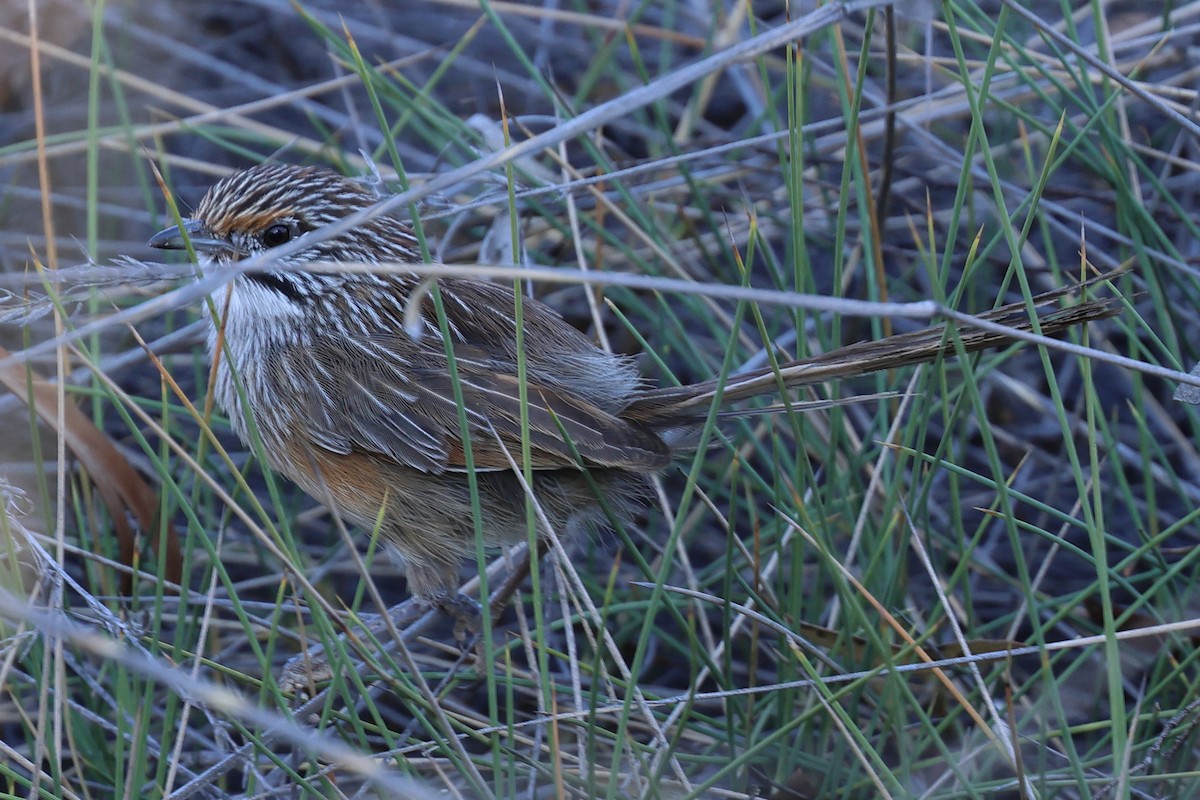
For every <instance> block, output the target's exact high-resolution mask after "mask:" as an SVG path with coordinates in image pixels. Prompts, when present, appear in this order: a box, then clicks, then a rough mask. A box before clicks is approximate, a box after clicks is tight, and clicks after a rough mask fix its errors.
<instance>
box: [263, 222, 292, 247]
mask: <svg viewBox="0 0 1200 800" xmlns="http://www.w3.org/2000/svg"><path fill="white" fill-rule="evenodd" d="M291 239H292V228H291V226H290V225H284V224H283V223H282V222H277V223H275V224H274V225H272V226H271V227H269V228H267V229H266V230H265V231H263V235H262V243H263V246H264V247H279V245H281V244H287V243H288V242H290V241H291Z"/></svg>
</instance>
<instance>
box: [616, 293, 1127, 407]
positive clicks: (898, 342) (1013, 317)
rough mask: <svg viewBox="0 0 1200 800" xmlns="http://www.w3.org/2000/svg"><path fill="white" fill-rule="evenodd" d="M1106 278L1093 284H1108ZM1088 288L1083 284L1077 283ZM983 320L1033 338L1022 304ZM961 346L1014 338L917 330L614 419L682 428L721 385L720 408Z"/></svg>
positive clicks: (1089, 313) (676, 392)
mask: <svg viewBox="0 0 1200 800" xmlns="http://www.w3.org/2000/svg"><path fill="white" fill-rule="evenodd" d="M1111 277H1112V273H1109V274H1106V275H1103V276H1100V277H1099V278H1096V279H1094V281H1088V283H1093V282H1095V281H1100V280H1107V279H1109V278H1111ZM1082 285H1087V284H1082ZM1079 288H1080V287H1079V286H1071V287H1063V288H1061V289H1055V290H1053V291H1050V292H1044V293H1042V294H1039V295H1037V296H1035V297H1034V298H1033V304H1034V305H1035V306H1039V307H1040V306H1045V305H1048V304H1050V303H1052V302H1054V301H1056V300H1058V299H1060V298H1062V297H1063V296H1064V295H1067V294H1070V293H1073V292H1075V291H1077V290H1078V289H1079ZM1120 310H1121V304H1120V302H1119V301H1118V299H1117V298H1107V299H1102V300H1091V301H1088V302H1085V303H1079V304H1076V305H1073V306H1070V307H1067V308H1055V309H1054V310H1051V311H1048V312H1047V313H1044V314H1039V316H1038V323H1039V325H1040V327H1041V332H1042V334H1044V335H1047V336H1052V335H1054V334H1057V333H1061V332H1063V331H1065V330H1067V329H1069V328H1073V327H1075V326H1077V325H1083V324H1086V323H1088V322H1092V321H1094V320H1099V319H1105V318H1107V317H1111V316H1114V315H1115V314H1117V313H1119V312H1120ZM979 318H980V319H983V320H987V321H988V322H993V323H996V324H999V325H1003V326H1005V327H1007V328H1012V329H1014V330H1017V331H1032V330H1033V325H1032V324H1031V323H1030V321H1029V312H1028V309H1027V307H1026V305H1025V303H1023V302H1020V303H1013V304H1011V305H1006V306H1001V307H1000V308H997V309H994V310H992V311H989V312H988V313H986V314H980V315H979ZM956 338H957V339H958V340H960V341H961V342H962V348H963V351H965V352H968V353H970V352H975V351H978V350H986V349H988V348H992V347H1003V346H1005V345H1009V344H1012V343H1013V342H1014V341H1016V339H1015V338H1014V337H1013V336H1011V335H1008V334H1003V333H996V332H993V331H990V330H984V329H982V328H978V327H975V326H971V325H964V326H961V327H959V328H957V330H955V331H953V332H951V331H949V330H947V326H946V325H937V326H934V327H931V328H923V329H921V330H919V331H912V332H911V333H901V334H897V335H895V336H888V337H887V338H884V339H879V340H876V341H868V342H857V343H855V344H851V345H847V346H846V347H839V348H837V349H836V350H830V351H829V352H828V353H823V354H821V355H817V356H812V357H810V358H803V359H800V360H798V361H792V362H790V363H788V364H783V365H781V366H780V367H779V369H778V370H775V369H774V368H771V367H765V368H761V369H757V370H752V371H750V372H748V373H745V374H742V375H734V376H730V377H728V378H726V379H725V380H724V382H723V384H722V382H721V381H718V380H708V381H704V382H702V383H694V384H691V385H688V386H668V387H663V388H660V389H652V390H650V391H648V392H646V393H645V394H643V395H642V396H641V397H639V398H638V399H637V400H636V401H634V402H633V403H632V404H631V405H630V406H629V407H628V408H626V409H625V410H623V411H622V412H621V416H622V417H625V418H626V419H630V420H636V421H638V422H642V423H644V424H647V425H650V426H652V427H669V426H671V425H675V424H679V425H686V424H689V423H694V422H697V421H698V420H700V419H703V417H704V416H705V415H707V413H708V409H709V406H710V405H711V404H712V399H713V397H714V396H715V394H716V392H717V390H718V389H719V388H721V387H722V385H723V387H724V388H723V394H722V398H723V400H722V404H724V403H731V402H736V401H738V400H745V399H748V398H751V397H758V396H760V395H764V394H773V393H778V392H779V391H780V389H781V388H784V389H792V388H795V387H797V386H807V385H810V384H814V383H821V382H823V381H828V380H834V379H838V378H854V377H858V376H860V375H866V374H868V373H871V372H879V371H881V370H886V369H895V368H897V367H906V366H911V365H914V364H923V363H926V362H929V361H935V360H937V359H939V358H941V357H943V356H952V355H955V354H956V353H957V352H959V351H958V349H957V347H956V343H955V339H956Z"/></svg>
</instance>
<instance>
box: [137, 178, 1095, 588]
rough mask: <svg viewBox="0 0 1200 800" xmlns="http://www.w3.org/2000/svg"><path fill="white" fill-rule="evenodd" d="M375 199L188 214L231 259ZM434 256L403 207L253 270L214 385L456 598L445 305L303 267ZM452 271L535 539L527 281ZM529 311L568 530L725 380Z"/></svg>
mask: <svg viewBox="0 0 1200 800" xmlns="http://www.w3.org/2000/svg"><path fill="white" fill-rule="evenodd" d="M375 201H376V198H375V197H374V195H372V194H371V193H370V192H368V191H366V190H365V189H363V188H361V187H360V186H359V185H358V184H356V183H355V182H353V181H351V180H349V179H346V178H343V177H341V176H338V175H336V174H334V173H332V172H329V171H327V170H323V169H318V168H312V167H292V166H284V165H273V166H260V167H254V168H251V169H248V170H245V171H243V172H238V173H235V174H233V175H230V176H229V177H226V178H224V179H222V180H221V181H220V182H218V183H217V184H216V185H215V186H213V188H212V189H210V190H209V192H208V194H207V195H205V197H204V199H203V200H202V201H201V203H200V205H199V206H198V207H197V208H196V212H195V214H194V215H193V218H192V220H191V221H189V223H187V225H186V227H187V228H188V233H189V237H190V238H191V240H192V241H193V243H194V244H195V245H196V247H197V249H198V250H203V251H205V252H207V253H208V254H209V255H210V257H212V258H213V259H215V260H216V261H217V262H229V261H235V260H238V259H241V258H246V257H249V256H252V255H256V254H259V253H262V252H265V251H267V250H270V249H271V247H276V246H279V245H280V244H282V243H284V242H286V241H290V240H293V239H295V238H297V237H304V236H306V235H308V234H309V233H311V232H312V231H314V230H317V229H319V228H321V227H322V226H325V225H328V224H329V223H331V222H334V221H336V220H338V219H341V218H343V217H345V216H347V215H349V214H351V213H353V212H355V211H358V210H360V209H363V208H366V207H369V206H371V205H373V204H374V202H375ZM151 244H153V245H155V246H158V247H167V248H177V247H181V246H182V238H181V235H180V232H179V231H178V230H176V229H173V228H172V229H168V230H166V231H163V232H161V233H159V234H158V235H157V236H155V237H154V238H153V239H152V240H151ZM418 258H419V256H418V253H417V250H416V241H415V239H414V238H413V236H412V234H411V232H410V231H409V230H408V229H407V228H406V227H405V226H404V225H402V224H401V223H399V222H397V221H396V220H394V219H391V218H388V217H379V218H376V219H373V220H371V221H370V222H367V223H365V224H363V225H360V226H358V227H356V228H354V229H353V230H351V231H349V232H346V233H343V234H341V235H338V236H335V237H331V238H329V239H326V240H324V241H321V242H314V244H313V245H312V246H311V247H309V248H307V249H304V250H302V251H301V252H299V253H298V254H295V255H292V256H290V257H287V258H282V259H280V269H279V270H272V271H268V272H264V273H255V274H246V275H242V276H239V277H238V278H237V279H236V280H234V281H233V282H232V283H231V284H229V285H228V286H227V287H226V288H225V289H224V290H223V291H222V292H221V293H220V294H219V296H217V297H215V298H214V301H215V306H216V308H217V310H218V317H219V318H220V322H219V323H217V322H216V321H214V324H213V326H212V328H211V334H210V338H209V344H210V349H211V351H212V352H213V354H214V357H215V356H216V351H217V347H218V343H219V342H220V340H221V336H222V332H223V338H224V341H225V343H226V346H227V349H228V357H222V358H220V359H219V360H218V361H219V363H218V367H217V373H216V376H215V393H216V398H217V400H218V402H219V403H220V404H221V406H222V407H223V408H224V409H225V410H226V411H227V412H228V414H229V417H230V420H231V423H232V425H233V428H234V430H235V431H236V432H237V434H238V436H240V437H241V438H242V439H243V440H249V439H250V436H251V433H250V427H249V424H248V421H249V420H251V419H252V420H253V423H254V426H255V428H256V429H257V431H258V433H259V435H260V436H261V438H262V442H263V449H264V452H265V453H266V454H267V457H268V459H269V460H270V463H271V466H272V467H274V468H275V469H277V470H278V471H280V472H282V473H283V474H285V475H287V476H288V477H290V478H291V479H292V480H295V481H296V482H297V483H298V484H300V485H301V486H302V487H303V488H304V489H305V490H306V491H307V492H309V493H310V494H312V495H314V496H315V497H317V498H319V499H322V500H325V499H329V498H331V499H332V500H333V501H334V503H335V505H336V507H337V509H338V511H339V512H341V513H342V514H344V515H345V516H346V517H347V518H348V519H350V520H352V521H353V522H356V523H358V524H359V525H361V526H363V527H366V528H368V529H370V528H373V527H374V526H375V524H376V520H377V519H378V518H379V514H380V510H381V508H385V507H386V512H385V513H384V514H383V517H382V519H383V522H382V533H383V535H384V536H385V537H386V538H387V539H388V541H390V542H391V543H392V544H393V545H394V546H395V547H396V548H397V549H398V550H399V552H400V553H401V554H402V555H403V556H404V558H405V560H406V562H407V564H408V575H409V579H410V584H411V587H412V590H413V592H414V593H415V594H417V595H418V596H420V597H422V598H424V599H426V600H428V601H431V602H435V603H446V602H447V601H449V600H451V599H452V598H453V597H454V595H455V587H456V586H457V570H458V565H459V563H460V561H461V559H462V558H463V557H464V556H465V555H467V554H469V553H472V552H473V551H474V528H473V522H472V514H471V496H470V492H469V489H468V478H467V475H466V474H465V469H466V460H465V454H464V448H463V441H462V436H461V431H460V426H459V416H458V406H457V404H456V403H455V400H454V390H453V384H452V382H451V379H450V373H449V368H448V365H447V360H446V354H445V346H444V343H443V341H442V339H441V337H440V333H439V330H440V329H439V326H438V323H437V319H436V317H435V313H434V305H433V301H432V299H431V298H429V297H426V298H425V300H424V301H423V302H422V305H421V315H422V321H423V328H424V331H425V335H423V336H421V337H420V338H418V339H414V338H412V337H411V336H409V335H408V334H407V333H406V332H405V331H404V327H403V318H404V313H405V309H406V304H407V298H408V295H409V293H410V292H411V291H412V289H413V288H414V287H415V286H416V285H417V284H418V282H419V281H418V279H417V278H416V277H415V276H413V275H412V274H409V273H405V272H403V271H400V270H397V271H395V272H389V273H387V274H379V273H361V272H342V273H338V272H328V271H322V272H316V271H312V272H306V271H296V269H295V268H297V267H303V266H304V265H305V264H309V263H312V262H316V261H326V262H369V263H380V262H395V263H398V264H403V263H406V262H414V261H417V260H418ZM438 286H439V290H440V294H441V297H442V299H443V307H444V310H445V314H446V322H447V329H448V331H449V332H450V335H451V337H452V340H453V341H452V344H453V348H454V354H455V361H456V364H457V369H458V374H459V379H460V386H461V391H462V398H463V406H464V408H465V412H466V416H467V419H468V424H469V427H470V442H471V449H472V452H473V456H474V465H475V467H476V470H477V478H478V486H479V495H480V496H479V502H480V505H481V508H482V510H483V516H484V519H483V525H484V530H485V533H486V536H487V540H488V542H489V543H492V544H507V543H512V542H516V541H521V540H523V539H524V538H525V536H526V511H525V510H526V501H525V495H524V492H523V490H522V489H521V486H520V484H519V482H518V480H517V478H516V477H515V475H514V474H513V473H512V471H511V469H510V461H509V456H508V455H506V452H505V451H507V453H508V454H509V455H511V457H512V459H514V460H516V461H517V462H518V463H520V459H521V453H522V447H521V444H522V443H521V435H520V434H521V425H520V419H521V417H520V413H521V405H520V400H519V397H520V395H519V388H520V387H519V383H518V379H517V353H516V326H515V322H514V319H513V308H514V294H513V290H512V288H511V287H510V286H504V285H499V284H493V283H487V282H483V281H476V280H467V279H460V278H443V279H441V280H439V281H438ZM1050 299H1052V298H1050ZM1076 308H1077V309H1080V310H1079V311H1076V312H1072V311H1071V310H1067V311H1060V312H1056V313H1055V314H1051V315H1048V316H1047V317H1045V318H1043V320H1042V327H1043V329H1044V330H1045V331H1047V332H1053V331H1055V330H1061V329H1062V328H1065V327H1068V326H1069V325H1073V324H1079V323H1080V322H1084V321H1087V320H1088V319H1092V318H1098V317H1100V316H1107V315H1108V314H1110V313H1111V311H1110V309H1109V308H1108V307H1107V306H1106V305H1102V304H1096V305H1094V307H1088V306H1079V307H1076ZM1009 311H1010V312H1011V314H1010V315H1009V317H1007V318H1006V319H1005V321H1006V322H1008V323H1017V324H1026V325H1027V323H1022V317H1021V314H1022V313H1023V310H1017V309H1009ZM523 313H524V319H525V327H524V344H525V364H526V377H527V400H528V414H529V428H530V431H529V448H530V460H531V466H532V468H533V470H535V473H534V474H535V478H534V491H535V494H536V496H537V499H538V502H539V503H540V505H541V508H542V510H543V511H544V512H545V514H546V516H547V518H548V519H549V521H550V523H551V524H552V525H553V526H554V527H555V528H556V529H557V530H559V531H560V532H569V530H570V529H572V528H577V527H580V526H583V525H587V524H590V523H592V522H595V521H598V520H599V519H600V518H601V512H600V506H599V504H598V503H597V501H596V498H595V494H594V491H593V489H592V487H591V485H590V484H589V477H590V479H591V481H592V482H594V484H595V485H596V487H597V488H599V490H600V491H601V492H602V493H603V494H604V497H605V500H606V502H607V503H608V505H609V507H610V508H611V509H612V510H614V511H615V512H616V513H618V514H626V513H628V512H629V511H630V510H631V509H633V508H634V507H635V506H636V504H637V502H638V500H639V499H640V497H641V496H642V495H643V494H644V492H645V488H646V480H647V476H649V475H652V474H654V473H655V472H657V471H659V470H662V469H663V468H665V467H666V466H667V465H668V464H669V463H670V460H671V456H672V453H671V446H670V445H669V444H668V441H671V439H670V437H669V436H666V434H667V433H668V432H669V431H671V430H673V429H677V428H679V427H680V426H686V425H688V424H690V423H694V422H696V421H697V420H700V419H703V417H704V415H705V414H706V413H707V410H708V405H709V403H710V402H711V400H710V399H709V395H711V392H712V391H713V389H714V388H715V384H712V383H707V384H698V385H695V386H685V387H670V388H663V389H650V388H647V387H646V386H644V384H643V381H642V380H641V378H640V377H639V375H638V373H637V370H636V369H635V367H634V365H633V363H632V362H631V361H630V360H629V359H627V358H624V357H621V356H616V355H613V354H611V353H608V352H606V351H604V350H601V349H599V348H598V347H596V346H595V345H594V344H592V342H591V341H590V340H589V339H588V338H587V337H585V336H584V335H583V334H581V333H580V332H579V331H577V330H575V329H574V328H573V327H571V326H570V325H569V324H567V323H566V322H565V321H564V320H563V319H562V318H561V317H560V316H559V315H558V314H557V313H556V312H555V311H554V310H552V309H551V308H549V307H548V306H546V305H544V304H542V303H539V302H537V301H534V300H530V299H525V300H524V303H523ZM963 338H964V340H965V341H967V342H968V346H969V348H970V349H978V348H982V347H988V346H994V345H996V344H1002V343H1006V342H1007V341H1008V340H1007V339H1006V338H1005V337H998V336H995V335H992V334H986V333H983V332H982V331H974V332H973V333H970V332H963ZM941 339H942V331H941V329H931V330H929V331H923V332H919V333H918V334H909V335H907V336H906V337H896V338H894V339H891V340H883V341H882V342H872V343H864V344H861V345H856V346H852V348H850V349H848V350H846V351H845V352H843V351H836V352H835V353H830V354H826V355H824V356H820V357H818V358H816V359H812V360H809V361H807V362H797V363H795V364H791V365H787V366H785V367H784V368H783V369H782V371H781V374H782V377H783V380H784V382H785V383H786V384H788V385H802V384H806V383H814V382H818V381H825V380H829V379H831V378H835V377H846V376H849V375H855V374H862V373H864V372H869V371H873V370H879V369H886V368H889V367H893V366H901V365H904V364H910V363H917V362H919V361H924V360H929V359H932V358H936V357H937V356H938V355H939V354H941V352H942V345H941ZM855 348H857V349H855ZM231 366H232V369H231ZM235 374H236V375H237V376H238V378H239V379H240V381H241V383H242V384H243V386H244V390H245V399H246V404H247V405H246V407H245V408H243V405H242V402H241V400H240V396H239V393H238V391H237V383H236V381H235V380H234V375H235ZM778 380H779V378H778V377H777V376H776V374H775V373H774V372H771V371H769V370H763V371H760V372H758V373H755V374H752V375H748V376H740V377H739V378H737V379H736V380H735V381H730V382H729V383H728V384H727V386H726V390H725V399H726V400H727V401H736V400H740V399H745V398H748V397H752V396H756V395H759V394H764V393H769V392H772V391H775V390H776V388H777V386H778ZM563 431H565V432H566V434H567V437H568V438H567V440H564V438H563ZM568 440H569V443H568ZM577 456H578V458H577ZM580 462H582V463H580ZM582 467H586V470H587V474H586V475H585V472H584V470H583V469H582Z"/></svg>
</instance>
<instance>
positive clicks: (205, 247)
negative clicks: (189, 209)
mask: <svg viewBox="0 0 1200 800" xmlns="http://www.w3.org/2000/svg"><path fill="white" fill-rule="evenodd" d="M187 242H191V243H192V249H193V250H195V251H196V252H197V253H221V252H229V253H232V252H234V247H233V245H231V244H230V243H229V242H227V241H225V240H224V239H218V238H217V237H216V236H214V235H213V232H212V231H210V230H209V229H208V228H206V227H205V226H204V223H202V222H200V220H197V219H188V220H184V222H183V225H182V226H179V225H172V226H171V227H169V228H164V229H162V230H161V231H159V232H158V233H156V234H154V235H153V236H151V237H150V241H148V242H146V244H148V245H150V246H151V247H157V248H158V249H159V250H186V249H187Z"/></svg>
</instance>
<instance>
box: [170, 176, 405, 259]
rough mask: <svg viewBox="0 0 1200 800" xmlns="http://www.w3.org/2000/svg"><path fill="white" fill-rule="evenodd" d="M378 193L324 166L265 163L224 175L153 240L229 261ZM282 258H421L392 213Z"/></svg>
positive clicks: (343, 213) (295, 235)
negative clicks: (186, 216)
mask: <svg viewBox="0 0 1200 800" xmlns="http://www.w3.org/2000/svg"><path fill="white" fill-rule="evenodd" d="M377 199H378V198H376V197H375V196H374V195H373V194H372V193H371V192H369V191H367V190H366V189H365V188H363V187H362V186H361V185H359V184H358V183H356V182H355V181H353V180H351V179H349V178H346V177H343V176H341V175H338V174H337V173H334V172H331V171H330V170H327V169H322V168H320V167H296V166H291V165H288V164H265V165H262V166H257V167H251V168H250V169H247V170H243V171H241V172H235V173H233V174H232V175H228V176H226V177H224V178H222V179H221V180H220V181H218V182H217V183H216V184H215V185H214V186H213V187H212V188H211V189H209V190H208V193H207V194H205V195H204V199H203V200H201V201H200V204H199V205H198V206H197V207H196V211H195V213H194V214H193V215H192V216H191V218H190V219H187V220H185V221H184V223H183V225H182V226H176V225H173V226H171V227H169V228H166V229H165V230H162V231H159V232H158V233H156V234H155V235H154V236H153V237H152V238H151V239H150V241H149V242H148V244H149V245H150V246H151V247H157V248H161V249H164V250H182V249H185V248H186V244H185V237H186V241H190V242H191V244H192V247H193V249H195V250H196V251H197V252H199V253H203V254H205V255H207V256H208V257H209V258H211V259H213V260H215V261H217V262H223V263H228V262H232V261H239V260H241V259H245V258H250V257H252V256H256V255H259V254H261V253H265V252H267V251H269V250H271V249H273V248H276V247H279V246H280V245H284V244H287V243H288V242H291V241H294V240H296V239H303V238H305V237H306V236H307V235H308V234H310V233H311V232H312V231H315V230H317V229H319V228H321V227H323V226H326V225H329V224H331V223H334V222H337V221H338V220H340V219H342V218H344V217H347V216H349V215H350V214H353V213H354V212H356V211H361V210H362V209H365V208H368V207H370V206H371V205H373V204H374V203H375V202H376V201H377ZM318 239H319V237H314V241H313V244H312V246H311V247H307V248H305V249H303V250H300V251H299V252H297V253H294V254H292V255H291V256H290V257H288V258H285V259H283V260H282V264H283V265H284V266H286V267H291V268H293V269H294V268H296V267H299V266H302V265H303V264H305V263H311V262H316V261H323V262H350V263H354V262H368V263H374V262H381V261H416V260H418V258H419V257H418V254H417V252H416V250H415V245H416V240H415V239H414V238H413V236H412V234H411V232H410V231H409V230H408V228H407V227H406V226H404V225H403V224H402V223H400V222H398V221H397V220H395V219H392V218H390V217H379V218H376V219H373V220H369V221H367V222H365V223H363V224H361V225H359V226H357V227H355V228H353V229H351V230H349V231H344V232H342V233H340V234H338V235H336V236H331V237H328V238H324V239H319V240H318Z"/></svg>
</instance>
